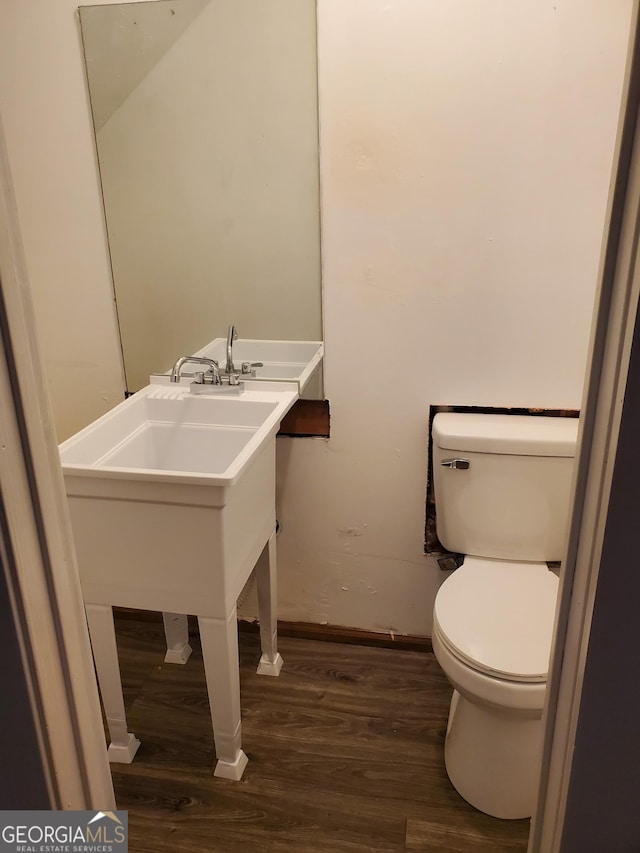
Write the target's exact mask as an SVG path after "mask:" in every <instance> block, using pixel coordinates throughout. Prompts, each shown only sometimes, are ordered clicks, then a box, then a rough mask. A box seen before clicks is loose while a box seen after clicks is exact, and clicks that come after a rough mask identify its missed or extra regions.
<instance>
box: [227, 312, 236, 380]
mask: <svg viewBox="0 0 640 853" xmlns="http://www.w3.org/2000/svg"><path fill="white" fill-rule="evenodd" d="M237 340H238V333H237V332H236V327H235V326H234V325H233V323H232V324H231V325H230V326H229V331H228V332H227V363H226V365H225V368H224V372H225V373H227V374H229V373H235V368H234V366H233V342H234V341H237Z"/></svg>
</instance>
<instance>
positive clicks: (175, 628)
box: [85, 533, 282, 781]
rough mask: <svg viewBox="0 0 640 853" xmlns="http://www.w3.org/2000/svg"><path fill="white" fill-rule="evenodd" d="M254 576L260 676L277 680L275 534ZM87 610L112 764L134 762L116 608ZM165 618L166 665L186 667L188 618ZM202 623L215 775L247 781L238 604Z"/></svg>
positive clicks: (168, 615)
mask: <svg viewBox="0 0 640 853" xmlns="http://www.w3.org/2000/svg"><path fill="white" fill-rule="evenodd" d="M255 572H256V582H257V588H258V613H259V617H260V644H261V647H262V657H261V658H260V664H259V666H258V673H259V674H260V675H273V676H276V675H279V674H280V670H281V668H282V658H281V656H280V655H279V653H278V645H277V604H276V603H277V589H276V587H277V581H276V537H275V533H273V534H272V535H271V536H270V538H269V540H268V541H267V543H266V544H265V546H264V548H263V550H262V553H261V555H260V558H259V560H258V563H257V565H256V568H255ZM85 607H86V613H87V622H88V625H89V635H90V637H91V645H92V648H93V657H94V661H95V665H96V672H97V675H98V683H99V686H100V693H101V696H102V704H103V707H104V711H105V716H106V718H107V725H108V728H109V736H110V739H111V743H110V745H109V750H108V756H109V761H112V762H114V763H119V764H130V763H131V761H133V757H134V755H135V754H136V751H137V750H138V747H139V746H140V741H139V740H138V739H137V738H136V737H135V735H133V734H132V733H131V732H128V731H127V720H126V714H125V707H124V699H123V695H122V681H121V678H120V668H119V664H118V648H117V645H116V635H115V629H114V624H113V610H112V608H111V606H110V605H107V604H86V605H85ZM162 617H163V621H164V629H165V636H166V638H167V654H166V657H165V661H166V662H168V663H186V661H187V660H188V659H189V656H190V654H191V646H190V645H189V634H188V619H187V616H183V615H182V614H179V613H168V612H165V613H163V614H162ZM198 625H199V629H200V640H201V644H202V656H203V660H204V669H205V675H206V679H207V692H208V694H209V704H210V707H211V721H212V723H213V737H214V742H215V749H216V758H217V762H216V767H215V770H214V775H215V776H221V777H222V778H224V779H233V780H235V781H237V780H239V779H241V778H242V774H243V772H244V769H245V767H246V765H247V762H248V759H247V756H246V755H245V753H244V752H243V750H242V744H241V724H240V671H239V668H238V621H237V612H236V607H235V605H234V607H233V608H232V609H231V611H230V612H229V613H228V614H227V615H226V617H214V616H199V617H198Z"/></svg>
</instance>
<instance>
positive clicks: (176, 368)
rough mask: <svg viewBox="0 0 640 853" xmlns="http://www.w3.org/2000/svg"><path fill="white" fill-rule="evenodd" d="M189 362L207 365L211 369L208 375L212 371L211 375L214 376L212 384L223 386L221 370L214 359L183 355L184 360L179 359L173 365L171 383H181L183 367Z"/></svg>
mask: <svg viewBox="0 0 640 853" xmlns="http://www.w3.org/2000/svg"><path fill="white" fill-rule="evenodd" d="M188 361H192V362H193V363H194V364H206V365H207V366H208V368H209V370H208V371H207V373H209V371H211V373H212V374H213V378H212V380H211V384H212V385H220V384H221V380H220V368H219V367H218V362H217V361H214V360H213V359H212V358H200V357H199V356H197V355H183V356H182V358H179V359H178V360H177V361H176V363H175V364H174V365H173V370H172V371H171V382H179V381H180V371H181V370H182V367H183V365H185V364H186V363H187V362H188Z"/></svg>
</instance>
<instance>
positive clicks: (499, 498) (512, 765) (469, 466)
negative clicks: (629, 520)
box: [432, 412, 578, 819]
mask: <svg viewBox="0 0 640 853" xmlns="http://www.w3.org/2000/svg"><path fill="white" fill-rule="evenodd" d="M577 431H578V420H577V419H576V418H552V417H545V416H541V417H537V416H525V415H492V414H476V413H465V414H462V413H455V412H440V413H438V414H437V415H436V416H435V418H434V420H433V429H432V438H433V478H434V480H433V482H434V489H435V504H436V528H437V532H438V538H439V539H440V541H441V543H442V545H443V546H444V547H445V548H446V549H447V550H449V551H451V552H454V553H458V554H463V555H464V562H463V563H462V565H461V566H460V568H458V569H456V570H455V571H454V572H453V573H452V574H451V575H450V576H449V577H448V578H447V579H446V580H445V581H444V583H443V584H442V586H441V587H440V590H439V591H438V594H437V596H436V600H435V605H434V614H433V617H434V618H433V623H434V625H433V650H434V653H435V656H436V658H437V660H438V662H439V664H440V666H441V667H442V669H443V671H444V672H445V674H446V676H447V678H448V679H449V681H450V682H451V684H452V686H453V688H454V692H453V697H452V700H451V708H450V711H449V720H448V724H447V733H446V739H445V750H444V760H445V766H446V770H447V774H448V776H449V779H450V780H451V782H452V784H453V786H454V787H455V788H456V790H457V791H458V793H459V794H461V796H462V797H464V799H465V800H467V802H469V803H471V805H473V806H475V808H477V809H479V810H480V811H482V812H485V813H486V814H489V815H493V816H494V817H499V818H507V819H515V818H524V817H529V816H531V814H532V813H533V808H534V805H535V800H536V794H537V786H538V778H539V771H540V760H541V753H542V736H543V727H542V709H543V705H544V697H545V691H546V682H547V675H548V671H549V655H550V651H551V642H552V638H553V627H554V618H555V607H556V598H557V592H558V577H557V568H555V569H554V567H549V566H548V565H547V563H548V562H557V561H559V560H561V559H562V557H563V551H564V544H565V535H566V530H567V522H568V514H569V507H570V499H571V483H572V475H573V463H574V456H575V449H576V440H577Z"/></svg>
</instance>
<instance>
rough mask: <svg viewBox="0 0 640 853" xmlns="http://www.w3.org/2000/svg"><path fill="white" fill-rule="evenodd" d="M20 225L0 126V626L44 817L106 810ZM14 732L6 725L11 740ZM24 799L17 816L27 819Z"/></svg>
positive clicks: (99, 727) (90, 675)
mask: <svg viewBox="0 0 640 853" xmlns="http://www.w3.org/2000/svg"><path fill="white" fill-rule="evenodd" d="M17 222H18V218H17V212H16V209H15V203H14V196H13V190H12V186H11V179H10V172H9V164H8V161H7V156H6V149H5V145H4V137H3V134H2V128H1V126H0V332H1V344H0V513H1V514H2V519H1V520H2V526H1V528H0V531H1V533H0V535H1V538H2V541H1V542H0V545H1V554H2V560H1V562H2V569H0V570H4V573H5V581H6V584H7V587H8V590H9V598H10V601H11V608H10V613H8V614H5V613H3V615H2V618H9V619H12V620H13V622H14V625H15V627H16V633H17V635H18V642H19V648H20V651H21V657H22V669H23V671H24V673H25V677H26V682H27V686H28V691H29V696H30V705H31V712H32V714H31V715H32V718H33V722H32V721H31V720H29V731H30V732H31V733H32V732H33V724H35V729H36V731H37V739H38V747H39V754H40V759H41V767H42V771H43V778H44V780H45V785H46V789H47V793H48V798H49V803H50V807H51V808H52V809H100V810H104V809H108V810H112V809H114V808H115V799H114V794H113V785H112V782H111V775H110V772H109V766H108V762H107V754H106V748H105V738H104V730H103V724H102V715H101V712H100V705H99V700H98V692H97V688H96V682H95V675H94V670H93V661H92V657H91V650H90V647H89V638H88V633H87V627H86V621H85V615H84V607H83V603H82V596H81V592H80V582H79V578H78V570H77V566H76V560H75V553H74V548H73V542H72V538H71V528H70V524H69V519H68V516H67V504H66V496H65V492H64V485H63V481H62V472H61V468H60V459H59V454H58V447H57V442H56V436H55V430H54V426H53V416H52V413H51V408H50V403H49V398H48V393H47V389H46V385H45V382H44V377H43V373H42V368H41V364H40V359H39V355H38V349H37V344H36V335H35V324H34V320H33V313H32V308H31V297H30V292H29V289H28V285H27V280H26V274H25V264H24V258H23V250H22V244H21V240H20V236H19V234H18V226H17ZM6 687H7V689H10V688H11V686H10V685H7V686H6ZM28 711H29V709H25V715H24V717H25V719H24V723H25V724H26V718H27V717H28ZM22 724H23V723H22V722H21V720H20V719H14V720H12V721H11V726H12V727H14V728H15V732H14V734H15V737H16V738H20V736H21V725H22ZM25 731H26V729H25ZM28 796H29V794H28V792H25V800H24V806H23V808H29V807H30V805H29V800H28Z"/></svg>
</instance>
